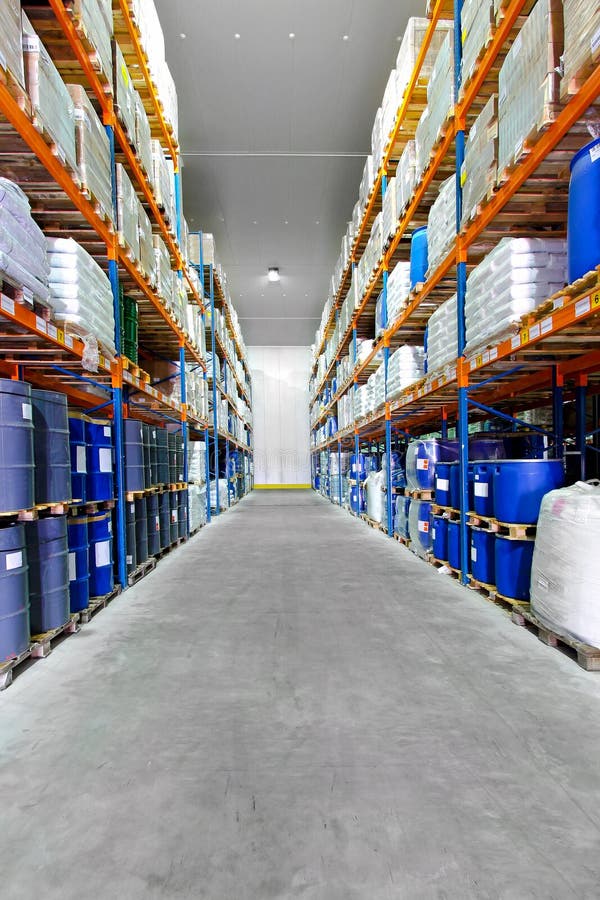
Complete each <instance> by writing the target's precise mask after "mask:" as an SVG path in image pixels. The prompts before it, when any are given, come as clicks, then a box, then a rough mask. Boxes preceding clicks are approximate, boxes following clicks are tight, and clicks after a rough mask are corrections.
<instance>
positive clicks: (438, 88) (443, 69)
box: [415, 32, 455, 178]
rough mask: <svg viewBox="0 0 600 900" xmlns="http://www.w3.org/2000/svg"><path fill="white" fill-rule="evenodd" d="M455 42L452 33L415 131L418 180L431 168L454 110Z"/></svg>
mask: <svg viewBox="0 0 600 900" xmlns="http://www.w3.org/2000/svg"><path fill="white" fill-rule="evenodd" d="M453 47H454V41H453V33H452V32H449V33H448V34H447V35H446V37H445V39H444V43H443V44H442V46H441V48H440V51H439V53H438V55H437V57H436V60H435V63H434V65H433V69H432V72H431V79H430V81H429V83H428V85H427V106H426V107H425V109H424V111H423V114H422V116H421V118H420V119H419V123H418V125H417V129H416V132H415V144H416V150H417V178H419V177H420V176H421V175H422V174H423V173H424V172H425V170H426V169H427V167H428V166H429V161H430V157H431V153H432V150H433V148H434V147H435V145H436V143H437V141H438V139H439V138H440V137H441V135H442V133H443V130H444V126H445V123H446V121H447V120H448V117H449V115H450V113H451V112H452V110H453V108H454V101H455V92H454V77H453V72H454V52H453Z"/></svg>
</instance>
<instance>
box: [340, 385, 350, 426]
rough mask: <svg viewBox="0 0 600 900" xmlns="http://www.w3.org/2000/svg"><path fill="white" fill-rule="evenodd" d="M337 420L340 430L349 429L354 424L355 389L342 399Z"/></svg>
mask: <svg viewBox="0 0 600 900" xmlns="http://www.w3.org/2000/svg"><path fill="white" fill-rule="evenodd" d="M337 418H338V425H339V427H340V429H342V428H348V426H349V425H352V424H353V423H354V389H353V388H350V390H349V391H348V392H347V393H346V394H344V395H343V397H340V399H339V400H338V405H337Z"/></svg>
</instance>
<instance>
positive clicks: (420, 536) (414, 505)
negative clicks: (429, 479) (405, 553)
mask: <svg viewBox="0 0 600 900" xmlns="http://www.w3.org/2000/svg"><path fill="white" fill-rule="evenodd" d="M432 526H433V515H432V512H431V503H429V502H428V501H425V500H412V501H411V504H410V508H409V511H408V528H409V535H410V542H411V550H413V551H414V552H415V553H416V554H417V555H418V556H423V557H425V556H427V555H428V554H429V553H430V552H431V549H432V531H433V527H432Z"/></svg>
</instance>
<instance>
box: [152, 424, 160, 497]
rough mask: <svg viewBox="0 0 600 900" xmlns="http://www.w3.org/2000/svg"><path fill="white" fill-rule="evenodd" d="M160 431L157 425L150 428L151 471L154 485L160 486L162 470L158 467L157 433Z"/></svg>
mask: <svg viewBox="0 0 600 900" xmlns="http://www.w3.org/2000/svg"><path fill="white" fill-rule="evenodd" d="M157 431H158V429H157V428H156V426H155V425H152V426H151V427H150V471H151V475H152V477H151V483H152V485H156V484H160V478H159V475H160V470H159V465H158V443H157V437H156V432H157Z"/></svg>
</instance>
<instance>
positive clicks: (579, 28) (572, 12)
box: [561, 0, 600, 96]
mask: <svg viewBox="0 0 600 900" xmlns="http://www.w3.org/2000/svg"><path fill="white" fill-rule="evenodd" d="M563 7H564V20H565V52H564V56H563V64H564V77H563V81H562V85H561V93H562V95H563V96H567V95H570V94H574V93H576V92H577V91H578V90H579V88H580V87H581V85H582V84H583V82H584V80H585V79H586V78H587V77H588V76H589V75H591V73H592V71H593V70H594V67H595V66H596V65H597V64H598V61H600V0H563Z"/></svg>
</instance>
